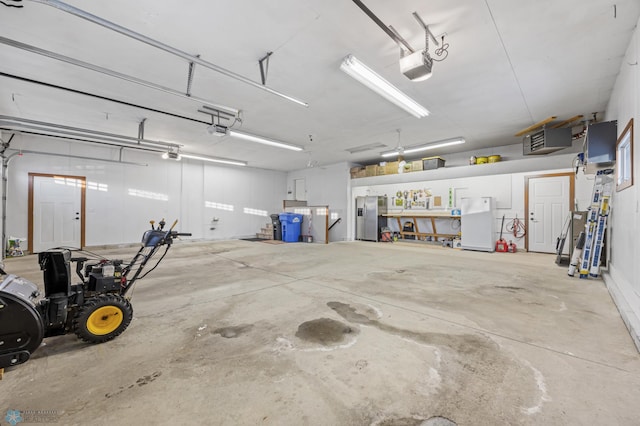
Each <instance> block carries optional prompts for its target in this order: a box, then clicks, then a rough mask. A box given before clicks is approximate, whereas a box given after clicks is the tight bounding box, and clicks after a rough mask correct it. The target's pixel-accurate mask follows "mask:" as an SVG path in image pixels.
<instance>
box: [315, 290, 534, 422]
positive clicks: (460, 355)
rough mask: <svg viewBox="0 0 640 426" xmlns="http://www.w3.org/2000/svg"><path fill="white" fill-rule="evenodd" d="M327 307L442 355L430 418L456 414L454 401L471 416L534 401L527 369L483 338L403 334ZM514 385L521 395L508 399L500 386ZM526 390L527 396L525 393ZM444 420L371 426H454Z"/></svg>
mask: <svg viewBox="0 0 640 426" xmlns="http://www.w3.org/2000/svg"><path fill="white" fill-rule="evenodd" d="M327 306H328V307H329V308H331V309H333V310H334V311H335V312H336V313H337V314H338V315H340V316H341V317H342V318H344V319H345V320H346V321H348V322H350V323H353V324H360V325H362V326H365V327H371V328H376V329H378V330H380V331H382V332H385V333H389V334H392V335H394V336H397V337H400V338H401V339H405V340H408V341H411V342H415V343H417V344H424V345H427V346H430V347H434V348H438V349H440V348H441V349H443V350H444V354H445V355H444V356H443V358H442V362H441V364H440V365H441V366H440V368H439V372H438V373H439V375H440V376H441V377H442V381H441V385H440V386H439V387H438V390H437V398H435V399H434V401H433V402H434V404H433V405H432V406H431V407H430V411H432V412H433V411H436V412H442V413H447V412H452V411H457V410H459V406H458V405H457V404H458V402H457V401H467V402H468V406H467V408H469V409H470V410H471V412H474V411H476V410H477V411H483V410H485V409H486V406H487V404H488V403H489V402H490V401H491V400H493V399H496V398H498V399H503V400H505V401H508V403H509V404H511V405H512V406H514V407H527V406H529V405H530V401H532V400H535V399H536V394H537V392H538V389H537V387H536V386H535V383H534V380H533V379H534V378H533V377H532V374H531V369H529V368H528V367H526V366H524V365H522V364H521V363H520V362H518V361H516V360H514V359H513V358H512V357H510V356H509V354H507V353H504V352H503V351H502V350H501V349H500V346H499V345H498V344H497V343H496V342H494V341H493V340H492V339H491V338H489V337H487V336H484V335H482V334H450V333H435V332H430V331H414V330H407V329H403V328H399V327H395V326H393V325H389V324H386V323H384V322H381V321H379V320H378V319H372V318H370V317H369V316H367V315H365V314H364V313H362V312H364V311H363V310H358V309H356V308H355V307H354V306H352V305H348V304H346V303H341V302H328V303H327ZM356 306H357V305H356ZM514 380H519V381H520V382H522V383H523V385H522V389H523V391H522V393H521V394H518V395H515V394H513V393H510V392H508V389H506V388H505V387H504V383H505V382H512V381H514ZM525 383H527V384H528V385H529V386H527V385H525ZM527 387H528V391H525V390H524V389H527ZM469 401H473V402H471V403H469ZM445 420H448V419H446V418H442V419H439V418H434V420H432V422H431V423H423V422H425V420H424V418H423V419H422V420H420V421H417V420H416V418H413V417H406V418H389V419H384V420H383V422H382V423H376V425H388V426H391V425H393V426H395V425H399V426H403V425H408V426H412V425H423V424H424V425H431V426H455V425H456V423H454V422H450V423H447V422H446V421H445ZM467 420H468V419H467ZM427 422H428V421H427Z"/></svg>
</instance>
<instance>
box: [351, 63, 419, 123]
mask: <svg viewBox="0 0 640 426" xmlns="http://www.w3.org/2000/svg"><path fill="white" fill-rule="evenodd" d="M340 69H341V70H342V71H344V72H345V73H347V74H349V75H350V76H351V77H353V78H355V79H356V80H358V81H359V82H360V83H362V84H364V85H365V86H367V87H368V88H369V89H371V90H373V91H374V92H376V93H377V94H379V95H380V96H382V97H384V98H386V99H387V100H388V101H390V102H393V103H394V104H396V105H397V106H399V107H400V108H402V109H404V110H405V111H407V112H408V113H409V114H411V115H413V116H414V117H416V118H422V117H426V116H428V115H429V111H427V109H426V108H425V107H423V106H422V105H420V104H419V103H417V102H416V101H414V100H413V99H411V98H410V97H409V96H407V95H405V94H404V93H403V92H401V91H400V90H399V89H398V88H397V87H395V86H394V85H393V84H391V83H389V82H388V81H387V80H385V79H384V78H382V77H380V76H379V75H378V74H376V73H375V72H374V71H373V70H371V69H370V68H369V67H367V66H366V65H365V64H363V63H362V62H360V61H359V60H358V59H356V57H355V56H353V55H348V56H347V57H346V58H344V60H343V61H342V64H341V65H340Z"/></svg>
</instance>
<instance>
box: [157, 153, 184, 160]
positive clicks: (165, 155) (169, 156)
mask: <svg viewBox="0 0 640 426" xmlns="http://www.w3.org/2000/svg"><path fill="white" fill-rule="evenodd" d="M162 158H164V159H165V160H176V161H180V159H181V158H182V156H181V155H180V154H179V153H177V152H175V151H168V152H163V153H162Z"/></svg>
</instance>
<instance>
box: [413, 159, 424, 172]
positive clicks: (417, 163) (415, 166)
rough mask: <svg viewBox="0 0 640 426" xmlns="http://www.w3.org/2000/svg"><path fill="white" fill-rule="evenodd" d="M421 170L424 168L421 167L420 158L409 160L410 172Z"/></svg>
mask: <svg viewBox="0 0 640 426" xmlns="http://www.w3.org/2000/svg"><path fill="white" fill-rule="evenodd" d="M421 170H424V168H423V167H422V160H416V161H412V162H411V171H412V172H419V171H421Z"/></svg>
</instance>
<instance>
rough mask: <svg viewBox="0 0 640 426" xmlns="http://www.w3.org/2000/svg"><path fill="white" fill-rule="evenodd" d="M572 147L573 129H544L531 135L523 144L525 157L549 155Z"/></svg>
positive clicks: (525, 138)
mask: <svg viewBox="0 0 640 426" xmlns="http://www.w3.org/2000/svg"><path fill="white" fill-rule="evenodd" d="M570 146H571V128H569V127H563V128H560V129H542V130H540V131H537V132H535V133H530V134H528V135H526V136H525V137H524V141H523V142H522V153H523V154H524V155H539V154H548V153H550V152H555V151H559V150H561V149H564V148H568V147H570Z"/></svg>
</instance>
